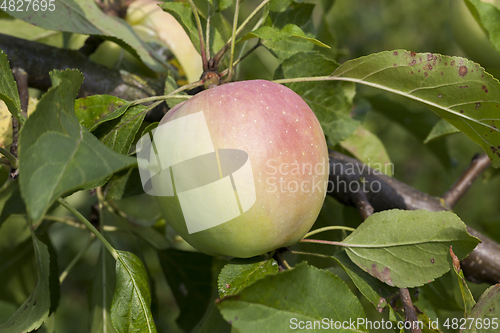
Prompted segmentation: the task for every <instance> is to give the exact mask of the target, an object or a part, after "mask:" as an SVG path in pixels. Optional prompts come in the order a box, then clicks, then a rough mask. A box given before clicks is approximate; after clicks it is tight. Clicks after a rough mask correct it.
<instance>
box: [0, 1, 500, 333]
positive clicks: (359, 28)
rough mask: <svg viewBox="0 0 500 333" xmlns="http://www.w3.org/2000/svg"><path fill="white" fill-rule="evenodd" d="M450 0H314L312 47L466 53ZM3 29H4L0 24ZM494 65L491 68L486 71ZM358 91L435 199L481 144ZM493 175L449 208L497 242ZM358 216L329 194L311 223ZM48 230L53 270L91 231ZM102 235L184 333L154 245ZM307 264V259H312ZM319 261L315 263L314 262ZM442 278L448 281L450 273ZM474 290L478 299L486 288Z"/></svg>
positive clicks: (73, 278) (80, 272) (397, 166)
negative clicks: (139, 271)
mask: <svg viewBox="0 0 500 333" xmlns="http://www.w3.org/2000/svg"><path fill="white" fill-rule="evenodd" d="M305 2H309V1H305ZM452 2H462V0H419V1H407V0H335V1H333V0H318V1H316V3H318V4H319V5H318V6H317V7H316V9H315V12H314V19H315V21H314V28H315V30H316V33H317V36H318V39H320V40H321V41H323V42H325V43H327V44H329V45H331V46H332V48H331V49H330V50H325V49H319V48H318V50H319V51H321V52H323V53H324V54H325V55H327V56H328V57H331V58H333V59H335V60H337V61H338V62H340V63H341V62H344V61H346V60H349V59H353V58H357V57H360V56H363V55H368V54H371V53H375V52H380V51H384V50H393V49H407V50H411V51H415V52H436V53H440V54H446V55H457V56H464V57H467V54H466V53H465V52H464V50H462V49H461V47H460V46H459V44H458V43H457V37H459V36H457V31H455V34H454V33H453V31H452V28H451V21H452V20H453V19H456V17H454V16H453V15H452V11H451V6H452ZM258 3H259V1H257V0H247V1H244V2H243V3H242V9H241V10H242V12H241V17H246V16H247V15H248V14H249V13H250V12H251V11H252V10H253V9H254V8H255V6H256V4H258ZM453 5H456V4H453ZM453 13H454V15H455V14H456V12H453ZM224 14H225V15H227V18H228V20H230V21H232V19H231V17H232V13H231V9H229V10H226V11H225V13H224ZM455 16H456V15H455ZM9 20H10V19H9V18H6V17H5V16H4V17H3V18H2V19H1V20H0V27H4V26H6V25H8V24H9V23H12V21H9ZM16 24H18V25H19V29H16V31H17V33H16V35H18V36H20V37H24V38H29V39H33V35H31V36H26V35H27V34H32V33H37V34H38V37H37V38H36V39H38V41H40V42H46V43H48V44H51V45H57V46H60V47H62V46H63V45H67V41H68V38H70V36H66V35H64V34H58V33H52V32H47V31H41V30H40V29H39V28H36V29H31V28H27V26H26V24H25V23H20V22H18V23H16ZM455 24H457V26H458V27H459V28H460V27H461V26H463V31H458V34H461V33H467V26H466V25H465V23H462V21H460V22H458V23H455ZM23 26H25V27H24V28H23ZM0 30H2V31H4V30H3V28H1V29H0ZM39 30H40V31H39ZM455 30H457V29H455ZM458 30H460V29H458ZM249 46H251V44H249ZM473 60H476V59H473ZM278 65H279V62H278V61H277V60H276V59H275V58H274V56H273V55H272V54H270V52H269V51H267V50H266V49H264V48H259V49H258V50H257V51H256V52H255V53H254V54H252V55H251V56H249V57H248V58H247V59H246V60H245V61H243V62H242V64H241V66H240V67H239V69H238V77H237V79H239V80H241V79H253V78H263V79H272V78H273V74H274V70H275V69H276V67H277V66H278ZM485 66H486V65H485ZM495 70H496V69H494V68H493V69H492V70H491V72H495ZM357 90H358V93H357V97H356V101H357V103H356V104H357V106H360V105H361V106H363V107H362V109H363V112H362V116H363V117H364V120H363V126H364V127H365V128H366V129H368V130H370V131H371V132H373V133H375V134H376V135H377V136H378V137H379V138H380V139H381V141H382V142H383V143H384V145H385V147H386V150H387V152H388V154H389V156H390V158H391V160H392V162H393V164H394V177H395V178H397V179H399V180H402V181H403V182H406V183H407V184H409V185H411V186H413V187H415V188H416V189H419V190H421V191H423V192H426V193H429V194H431V195H435V196H440V195H442V194H443V193H444V192H445V191H446V190H447V189H448V188H449V187H450V185H451V184H452V183H453V182H454V181H455V180H456V179H457V178H458V177H459V175H460V174H461V172H462V171H463V170H464V169H465V168H466V167H467V165H468V164H469V162H470V160H471V158H472V157H473V156H474V155H475V154H477V153H481V148H480V147H479V146H478V145H476V144H475V143H473V142H472V141H471V140H469V139H468V138H466V137H465V135H463V134H453V135H450V136H447V137H442V138H438V139H436V140H435V141H434V142H432V143H431V144H424V143H423V140H424V139H425V137H426V136H427V134H428V132H429V131H430V129H431V128H432V125H433V124H435V123H436V122H437V121H438V117H437V116H435V115H434V114H432V112H431V111H430V110H428V109H427V108H425V107H424V106H422V105H420V104H418V103H416V102H413V101H409V100H407V99H401V98H395V97H393V96H390V95H388V94H385V93H380V92H378V91H375V90H373V89H368V88H364V87H359V86H358V87H357ZM496 174H498V173H495V172H493V171H492V170H489V171H488V172H487V173H486V174H485V176H484V177H483V178H482V179H480V180H478V181H476V183H475V184H474V185H473V186H472V188H471V189H470V190H469V192H468V193H467V194H466V196H465V197H464V198H463V199H462V200H461V201H460V203H459V204H458V205H457V207H456V210H455V211H456V213H457V214H458V215H459V216H460V217H461V218H462V220H463V221H464V222H465V223H467V224H468V225H471V226H473V227H474V228H476V229H477V230H479V231H482V232H484V233H487V234H488V235H489V236H490V237H492V238H494V239H495V240H496V241H499V242H500V228H498V223H499V222H500V205H498V198H499V194H500V192H499V188H500V177H498V176H495V175H496ZM6 177H7V170H5V169H2V170H0V182H3V181H2V180H3V179H5V178H6ZM68 201H70V203H72V204H73V205H74V206H75V207H76V208H78V209H79V210H80V211H81V212H82V213H83V214H84V215H85V216H87V217H89V216H90V215H91V211H90V207H91V205H92V204H94V203H95V202H96V199H95V197H94V196H92V195H90V194H89V193H88V192H80V193H76V194H74V195H73V196H71V197H70V198H69V200H68ZM116 204H117V205H118V206H119V207H120V208H121V209H122V210H123V211H125V212H126V213H127V214H129V215H131V216H134V217H137V218H139V219H143V220H144V219H149V220H151V221H154V220H155V216H157V215H159V211H158V209H157V208H156V207H155V203H154V201H152V200H151V198H148V197H146V196H145V195H142V196H140V197H133V198H129V199H124V200H122V202H116ZM145 211H147V212H148V218H145V217H144V212H145ZM51 215H55V216H64V215H66V216H69V214H68V213H67V212H66V211H65V210H64V209H62V208H60V207H59V208H56V209H55V211H53V212H51ZM359 222H360V219H359V216H358V214H357V212H356V211H355V210H354V209H352V208H348V207H342V206H341V205H340V204H338V203H336V202H335V201H334V200H333V199H331V198H327V200H326V203H325V206H324V209H323V211H322V213H321V215H320V217H319V219H318V224H327V223H329V224H339V225H349V226H356V225H357V224H358V223H359ZM159 223H160V224H161V223H162V222H161V221H160V222H159ZM166 230H167V232H166V233H167V239H168V240H169V242H170V245H171V246H173V247H177V248H182V249H189V246H188V245H187V244H185V243H183V242H182V241H180V240H179V239H177V238H175V235H174V234H173V233H172V232H171V231H170V230H169V228H168V227H167V229H166ZM49 235H50V237H51V239H52V242H53V244H54V247H55V248H56V251H57V253H58V261H59V268H60V271H62V270H63V269H64V268H65V267H67V265H68V264H69V263H70V262H71V260H72V259H73V258H74V257H75V255H76V254H77V253H78V252H79V251H80V250H81V249H82V247H84V246H85V245H86V243H87V242H88V237H89V233H88V232H87V231H86V230H83V229H79V228H74V227H72V226H68V225H65V224H62V223H54V224H53V225H52V226H51V228H50V231H49ZM106 236H108V237H110V238H111V240H112V241H113V244H114V245H115V247H117V248H119V249H124V250H125V249H129V250H132V251H134V252H135V253H139V254H140V255H139V257H140V258H142V259H143V260H144V261H145V263H146V266H147V268H148V270H149V271H150V273H151V276H153V281H154V284H153V285H152V287H153V293H156V295H157V297H156V299H154V300H153V305H154V306H153V309H154V310H153V313H155V311H156V313H157V314H159V315H157V316H156V318H155V319H156V321H157V327H158V329H159V330H160V331H163V332H181V330H180V329H179V328H178V326H177V324H176V323H175V319H176V317H177V316H178V315H179V309H178V307H177V305H176V303H175V300H174V298H173V296H172V291H171V290H170V287H169V286H168V285H167V283H166V281H165V279H164V278H163V272H162V269H161V265H160V261H159V259H158V257H157V255H156V254H155V251H152V250H151V248H150V247H149V246H148V245H147V244H146V242H144V241H143V240H141V239H138V238H137V237H131V235H130V234H129V233H127V232H107V233H106ZM340 236H341V235H339V239H340ZM100 248H101V245H100V243H99V242H98V241H95V242H93V243H92V245H91V246H90V248H89V250H88V251H87V252H86V253H85V254H84V256H83V257H82V258H81V259H80V260H79V261H78V262H77V264H76V265H75V266H74V267H73V269H72V270H71V271H70V272H69V275H68V276H67V278H66V279H65V281H64V283H62V286H61V288H62V290H61V295H63V297H62V298H61V302H60V305H59V308H58V310H57V312H56V314H55V316H56V320H55V323H56V324H55V325H56V327H55V328H56V329H55V331H56V332H74V333H78V332H88V329H89V328H88V327H87V325H88V322H89V320H88V316H89V310H88V305H87V297H88V296H87V290H86V289H84V288H82V286H87V289H88V288H90V282H91V281H92V278H93V275H94V274H95V265H96V261H97V257H98V254H99V251H100ZM310 262H311V263H314V262H313V260H310ZM318 265H321V263H320V262H318ZM335 273H339V272H337V271H335ZM441 279H443V281H446V279H447V277H446V276H445V277H443V278H441ZM31 282H33V281H31ZM471 287H472V289H473V292H474V294H475V297H476V300H477V298H478V296H479V295H480V293H481V292H482V291H483V290H484V289H485V287H486V286H485V285H472V286H471ZM26 289H27V290H31V287H30V286H27V288H26ZM154 290H156V292H155V291H154ZM426 292H428V291H426V290H424V294H426ZM18 305H19V304H10V303H7V302H3V301H0V322H4V321H6V320H7V319H8V318H9V316H10V315H11V314H12V313H13V312H14V311H15V310H16V309H17V307H18ZM417 305H418V306H419V307H421V308H425V309H428V310H427V311H429V312H428V314H429V315H441V316H460V315H462V313H463V312H461V311H456V312H441V313H439V314H438V313H437V312H435V310H436V309H431V308H430V307H429V306H428V304H426V303H425V301H422V302H417ZM370 309H373V307H372V306H371V305H368V306H367V307H365V311H367V314H368V313H369V312H370V316H374V317H375V318H376V317H377V316H380V314H378V313H371V312H375V310H374V309H373V311H371V310H370ZM436 311H439V309H437V310H436ZM49 324H50V322H49ZM49 328H50V325H47V324H45V325H44V326H43V327H42V328H41V329H40V331H41V332H42V331H43V332H48V331H50V329H49Z"/></svg>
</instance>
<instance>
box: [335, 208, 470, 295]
mask: <svg viewBox="0 0 500 333" xmlns="http://www.w3.org/2000/svg"><path fill="white" fill-rule="evenodd" d="M342 243H343V244H345V245H346V246H347V247H348V248H347V249H346V252H347V255H348V256H349V258H351V260H352V261H353V262H354V263H355V264H356V265H358V266H359V267H361V268H362V269H363V270H365V271H366V272H368V273H370V274H371V275H372V276H374V277H376V278H378V279H379V280H381V281H383V282H385V283H387V284H388V285H390V286H396V287H398V288H409V287H416V286H421V285H424V284H426V283H428V282H431V281H433V280H434V279H436V278H437V277H439V276H441V275H443V274H444V273H446V272H448V271H449V270H450V265H449V263H448V257H449V248H450V246H453V249H454V250H455V253H456V254H457V256H458V257H459V258H460V259H463V258H465V257H466V256H467V254H468V253H469V252H471V251H472V250H473V249H474V248H475V247H476V245H477V244H478V243H479V240H478V239H477V238H475V237H472V236H470V235H469V234H468V233H467V230H466V227H465V224H464V223H463V222H462V221H461V220H460V218H459V217H458V216H456V215H455V214H453V213H451V212H445V211H442V212H429V211H426V210H415V211H406V210H397V209H393V210H386V211H383V212H380V213H375V214H373V215H372V216H370V217H369V218H367V219H366V220H365V221H364V222H363V223H362V224H361V225H360V226H359V227H358V228H357V229H356V230H355V231H353V232H352V233H351V234H350V235H349V236H347V237H346V238H345V239H344V241H343V242H342Z"/></svg>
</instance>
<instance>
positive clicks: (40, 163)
mask: <svg viewBox="0 0 500 333" xmlns="http://www.w3.org/2000/svg"><path fill="white" fill-rule="evenodd" d="M51 78H52V81H53V87H52V88H51V89H49V91H47V93H45V94H44V95H43V97H42V98H41V99H40V101H39V102H38V104H37V108H36V110H35V112H34V113H33V114H32V115H31V116H30V117H29V118H28V119H27V120H26V122H25V125H24V126H23V128H22V130H21V133H20V136H19V165H20V166H19V173H20V175H21V176H20V177H19V181H20V188H21V195H22V197H23V199H24V201H25V203H26V208H27V210H28V214H29V216H30V217H31V219H32V220H33V221H38V220H39V219H40V218H41V217H42V216H43V215H44V213H45V212H46V210H47V208H48V207H49V206H50V205H51V204H52V203H53V202H54V201H55V200H56V199H57V198H58V197H60V196H61V195H63V194H64V193H68V192H69V191H72V190H76V189H81V188H85V187H86V186H90V185H95V184H96V183H102V182H103V181H105V180H106V179H107V178H109V177H110V176H111V175H112V174H113V173H115V172H117V171H119V170H121V169H124V168H127V167H130V166H132V165H134V164H135V163H136V161H135V159H134V158H132V157H127V156H124V155H121V154H118V153H116V152H114V151H113V150H111V149H109V148H108V147H106V146H105V145H104V144H102V143H101V142H100V141H99V140H98V139H96V137H94V136H93V135H92V134H90V132H88V131H87V130H86V129H85V128H83V127H82V126H81V125H80V124H79V123H78V119H77V117H76V115H75V113H74V103H75V97H76V94H77V92H78V89H79V87H80V85H81V82H82V79H83V77H82V75H81V74H80V73H79V72H77V71H74V70H65V71H62V72H61V71H54V72H51Z"/></svg>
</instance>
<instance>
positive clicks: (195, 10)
mask: <svg viewBox="0 0 500 333" xmlns="http://www.w3.org/2000/svg"><path fill="white" fill-rule="evenodd" d="M188 1H189V5H190V6H191V10H192V11H193V14H194V19H195V21H196V28H197V29H198V38H199V39H200V53H201V61H202V62H203V70H204V71H206V70H207V69H208V59H207V54H206V53H205V40H204V39H203V28H202V27H201V20H200V15H199V14H198V8H196V5H195V4H194V2H193V0H188ZM208 33H209V32H208V31H207V34H208Z"/></svg>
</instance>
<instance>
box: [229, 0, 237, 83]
mask: <svg viewBox="0 0 500 333" xmlns="http://www.w3.org/2000/svg"><path fill="white" fill-rule="evenodd" d="M239 13H240V0H236V6H235V8H234V19H233V33H232V35H231V54H230V60H229V71H228V74H227V81H231V79H232V78H233V61H234V47H235V45H234V44H235V43H234V41H235V39H236V34H237V32H236V26H237V25H238V14H239Z"/></svg>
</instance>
